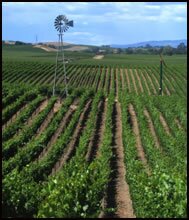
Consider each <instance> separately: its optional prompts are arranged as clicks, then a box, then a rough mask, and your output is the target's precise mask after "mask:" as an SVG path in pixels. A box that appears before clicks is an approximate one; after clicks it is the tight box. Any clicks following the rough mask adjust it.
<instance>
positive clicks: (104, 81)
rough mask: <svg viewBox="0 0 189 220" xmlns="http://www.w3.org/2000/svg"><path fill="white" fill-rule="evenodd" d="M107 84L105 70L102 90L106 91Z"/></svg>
mask: <svg viewBox="0 0 189 220" xmlns="http://www.w3.org/2000/svg"><path fill="white" fill-rule="evenodd" d="M105 83H106V70H105V69H104V80H103V83H102V86H101V88H102V89H105Z"/></svg>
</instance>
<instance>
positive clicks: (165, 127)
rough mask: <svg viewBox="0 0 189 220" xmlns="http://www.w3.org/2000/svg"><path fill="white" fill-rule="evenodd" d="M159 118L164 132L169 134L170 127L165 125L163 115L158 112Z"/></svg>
mask: <svg viewBox="0 0 189 220" xmlns="http://www.w3.org/2000/svg"><path fill="white" fill-rule="evenodd" d="M159 119H160V122H161V124H162V125H163V128H164V130H165V132H166V133H167V134H168V135H171V131H170V128H169V126H168V125H167V122H166V120H165V118H164V117H163V115H162V113H160V116H159Z"/></svg>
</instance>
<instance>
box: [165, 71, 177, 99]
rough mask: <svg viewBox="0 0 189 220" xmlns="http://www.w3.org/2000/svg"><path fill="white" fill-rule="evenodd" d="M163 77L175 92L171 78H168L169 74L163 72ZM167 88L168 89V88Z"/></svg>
mask: <svg viewBox="0 0 189 220" xmlns="http://www.w3.org/2000/svg"><path fill="white" fill-rule="evenodd" d="M164 77H165V79H166V80H167V81H168V82H169V85H170V86H171V89H172V90H173V92H175V88H174V87H173V85H172V80H170V79H171V77H170V76H169V77H167V76H166V75H165V74H164ZM168 90H169V89H168ZM169 93H170V94H168V95H171V92H170V90H169Z"/></svg>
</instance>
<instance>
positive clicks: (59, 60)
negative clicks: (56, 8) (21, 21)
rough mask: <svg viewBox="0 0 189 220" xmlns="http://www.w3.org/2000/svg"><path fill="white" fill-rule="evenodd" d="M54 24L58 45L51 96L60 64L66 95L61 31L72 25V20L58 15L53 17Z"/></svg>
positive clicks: (66, 87)
mask: <svg viewBox="0 0 189 220" xmlns="http://www.w3.org/2000/svg"><path fill="white" fill-rule="evenodd" d="M54 26H55V28H56V29H57V31H58V32H59V34H58V47H57V54H56V67H55V73H54V84H53V96H54V95H55V91H56V77H57V71H58V68H59V66H61V65H62V64H63V70H64V86H65V89H64V91H65V93H66V96H68V86H67V76H66V67H65V59H64V49H63V32H66V31H67V30H68V28H69V27H73V21H68V19H67V18H66V16H65V15H59V16H57V17H56V19H55V22H54ZM59 64H60V65H59Z"/></svg>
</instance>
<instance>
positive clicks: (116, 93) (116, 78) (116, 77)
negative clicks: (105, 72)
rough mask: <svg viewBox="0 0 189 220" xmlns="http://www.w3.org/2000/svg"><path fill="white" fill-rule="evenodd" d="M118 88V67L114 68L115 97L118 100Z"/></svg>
mask: <svg viewBox="0 0 189 220" xmlns="http://www.w3.org/2000/svg"><path fill="white" fill-rule="evenodd" d="M118 88H119V82H118V69H117V68H116V74H115V98H116V99H117V100H118Z"/></svg>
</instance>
